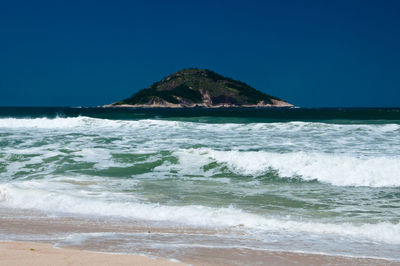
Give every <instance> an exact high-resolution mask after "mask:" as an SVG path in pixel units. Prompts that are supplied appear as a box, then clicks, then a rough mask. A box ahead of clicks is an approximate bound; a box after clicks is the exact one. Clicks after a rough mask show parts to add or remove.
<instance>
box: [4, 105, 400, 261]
mask: <svg viewBox="0 0 400 266" xmlns="http://www.w3.org/2000/svg"><path fill="white" fill-rule="evenodd" d="M0 208H2V209H3V212H8V213H19V214H18V216H15V217H17V218H18V219H20V220H23V219H24V220H26V221H29V219H31V217H32V212H33V213H35V212H40V213H41V215H43V217H50V218H51V217H58V218H59V217H70V218H71V217H73V218H77V219H80V218H84V219H86V220H89V221H90V220H93V221H98V220H99V219H101V220H102V221H106V222H110V223H113V222H116V223H117V222H118V221H124V223H141V224H146V225H151V226H152V227H158V228H164V229H165V228H169V230H172V233H171V232H170V231H169V232H165V230H164V231H162V230H161V231H160V232H159V233H157V234H156V235H153V236H154V237H153V238H152V239H151V241H150V240H149V239H148V237H147V236H146V235H147V234H146V232H138V231H135V232H132V230H131V231H129V230H126V231H124V230H122V229H121V230H118V232H114V231H112V230H107V231H101V230H100V231H98V232H92V231H91V232H89V231H88V232H86V231H81V232H79V233H70V234H67V235H63V236H62V237H60V234H58V235H57V234H55V235H54V236H53V238H54V239H53V242H55V243H57V244H58V245H60V246H68V245H72V246H73V245H75V246H77V245H78V246H79V245H83V244H84V243H89V242H93V243H104V245H102V250H105V251H110V250H111V251H112V247H111V246H109V248H107V247H108V246H107V243H108V242H107V241H112V243H114V244H115V243H118V251H121V250H122V251H123V252H138V251H139V252H144V253H145V251H144V249H146V250H147V251H148V250H150V249H152V248H153V249H157V250H158V252H159V253H157V254H168V252H169V251H171V250H172V249H176V248H178V247H179V248H181V249H182V250H184V248H185V247H189V248H195V247H210V248H246V249H254V250H258V251H259V250H280V251H282V250H283V251H295V252H306V253H324V254H336V255H346V256H358V257H379V258H388V259H392V260H400V110H399V109H273V110H266V109H222V110H221V109H215V110H205V109H193V110H170V109H167V110H166V109H164V110H163V109H161V110H160V109H150V110H140V109H102V108H0ZM4 210H6V211H4ZM21 213H22V214H21ZM24 213H25V214H26V215H25V214H24ZM179 230H181V231H182V230H183V231H185V230H192V231H191V232H196V233H186V234H185V233H181V231H180V233H179V232H177V231H179ZM210 230H211V231H210ZM28 231H29V230H28ZM210 232H212V233H210ZM0 235H1V237H2V239H24V238H23V237H24V236H25V237H27V238H26V239H29V237H32V235H34V232H32V230H30V231H29V232H25V231H23V230H22V231H21V232H20V233H19V234H18V235H16V233H15V232H11V231H10V230H8V227H7V223H5V222H3V223H2V226H1V228H0ZM47 237H48V238H49V239H51V237H52V236H47ZM114 246H115V245H114ZM163 252H164V253H163Z"/></svg>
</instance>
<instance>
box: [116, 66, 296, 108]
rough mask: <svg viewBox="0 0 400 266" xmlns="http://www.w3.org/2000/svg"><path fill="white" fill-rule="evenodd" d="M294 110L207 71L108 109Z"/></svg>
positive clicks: (191, 72) (170, 79)
mask: <svg viewBox="0 0 400 266" xmlns="http://www.w3.org/2000/svg"><path fill="white" fill-rule="evenodd" d="M110 106H111V107H113V106H114V107H117V106H142V107H146V106H149V107H196V106H204V107H219V106H226V107H231V106H232V107H233V106H271V107H275V106H292V105H291V104H289V103H287V102H285V101H283V100H281V99H279V98H277V97H274V96H271V95H268V94H266V93H263V92H261V91H258V90H256V89H254V88H252V87H250V86H249V85H247V84H246V83H244V82H241V81H237V80H233V79H231V78H228V77H224V76H222V75H220V74H217V73H215V72H213V71H211V70H207V69H195V68H190V69H184V70H181V71H179V72H176V73H174V74H172V75H169V76H167V77H165V78H163V79H162V80H161V81H158V82H155V83H154V84H153V85H151V86H150V87H148V88H146V89H143V90H140V91H138V92H137V93H135V94H134V95H133V96H132V97H130V98H128V99H125V100H122V101H120V102H117V103H113V104H112V105H108V107H110Z"/></svg>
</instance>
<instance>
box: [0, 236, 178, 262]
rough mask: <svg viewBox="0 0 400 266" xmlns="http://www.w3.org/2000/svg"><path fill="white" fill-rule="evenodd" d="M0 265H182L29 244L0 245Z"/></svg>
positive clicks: (12, 243)
mask: <svg viewBox="0 0 400 266" xmlns="http://www.w3.org/2000/svg"><path fill="white" fill-rule="evenodd" d="M0 265H8V266H13V265H42V266H45V265H49V266H50V265H57V266H58V265H59V266H61V265H110V266H111V265H148V266H151V265H161V266H173V265H182V264H181V263H178V262H172V261H170V260H167V259H159V258H151V257H146V256H140V255H122V254H110V253H109V254H107V253H98V252H89V251H82V250H74V249H64V248H63V249H61V248H54V247H53V246H52V245H50V244H42V243H33V242H0Z"/></svg>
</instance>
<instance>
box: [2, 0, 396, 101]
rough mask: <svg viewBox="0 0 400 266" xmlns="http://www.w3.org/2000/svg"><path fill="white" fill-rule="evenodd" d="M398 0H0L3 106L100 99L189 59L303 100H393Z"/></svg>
mask: <svg viewBox="0 0 400 266" xmlns="http://www.w3.org/2000/svg"><path fill="white" fill-rule="evenodd" d="M399 14H400V1H376V0H375V1H368V0H366V1H350V0H347V1H340V0H339V1H278V0H277V1H251V0H248V1H244V0H243V1H233V0H232V1H217V0H215V1H205V0H203V1H174V0H168V1H151V0H148V1H140V2H139V1H118V0H114V1H71V0H68V1H57V0H49V1H19V0H13V1H1V3H0V106H21V105H22V106H96V105H103V104H107V103H111V102H114V101H117V100H120V99H123V98H127V97H128V96H130V95H132V94H133V93H134V92H136V91H137V90H139V89H142V88H145V87H147V86H149V85H151V84H152V83H153V82H155V81H158V80H159V79H161V78H162V77H164V76H166V75H169V74H171V73H173V72H176V71H178V70H181V69H183V68H188V67H199V68H207V69H211V70H214V71H216V72H218V73H220V74H222V75H225V76H229V77H232V78H234V79H239V80H241V81H244V82H246V83H248V84H249V85H251V86H253V87H255V88H257V89H259V90H262V91H264V92H267V93H269V94H272V95H275V96H278V97H280V98H283V99H285V100H287V101H289V102H291V103H294V104H295V105H299V106H303V107H333V106H349V107H353V106H369V107H373V106H382V107H396V106H397V107H399V106H400V15H399Z"/></svg>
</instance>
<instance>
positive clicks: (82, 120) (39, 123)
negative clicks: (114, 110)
mask: <svg viewBox="0 0 400 266" xmlns="http://www.w3.org/2000/svg"><path fill="white" fill-rule="evenodd" d="M138 126H148V127H168V128H190V129H199V130H213V131H225V130H235V131H236V130H239V131H248V130H282V131H292V132H293V131H314V130H321V129H324V130H326V129H328V130H335V131H343V130H345V131H346V130H365V131H376V132H393V131H399V130H400V125H399V124H328V123H319V122H285V123H282V122H276V123H246V124H241V123H223V124H212V123H197V122H183V121H169V120H157V119H141V120H132V121H129V120H111V119H99V118H91V117H85V116H79V117H67V118H62V117H57V118H0V128H43V129H52V128H53V129H61V128H82V127H84V128H87V127H95V128H99V127H100V128H102V127H103V128H114V129H115V128H129V127H133V128H136V127H138Z"/></svg>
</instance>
